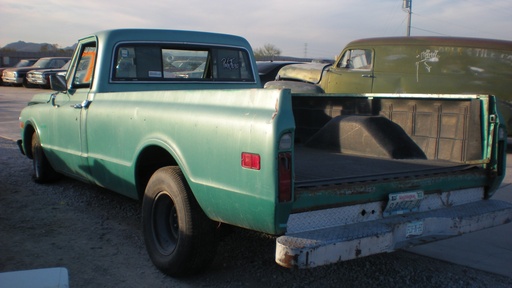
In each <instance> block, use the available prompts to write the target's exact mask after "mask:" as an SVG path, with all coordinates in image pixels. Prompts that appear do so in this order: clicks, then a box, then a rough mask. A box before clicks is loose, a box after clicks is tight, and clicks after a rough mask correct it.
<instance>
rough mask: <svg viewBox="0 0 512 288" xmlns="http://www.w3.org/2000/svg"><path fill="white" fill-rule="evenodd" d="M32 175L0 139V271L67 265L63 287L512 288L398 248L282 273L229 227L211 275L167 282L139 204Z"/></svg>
mask: <svg viewBox="0 0 512 288" xmlns="http://www.w3.org/2000/svg"><path fill="white" fill-rule="evenodd" d="M20 89H23V88H20ZM0 100H1V99H0ZM31 174H32V169H31V162H30V160H28V159H27V158H25V157H23V156H22V155H21V154H20V153H19V150H18V148H17V147H16V145H15V143H14V142H13V141H11V140H8V139H4V138H0V272H6V271H15V270H27V269H37V268H48V267H66V268H67V269H68V271H69V279H70V287H341V286H345V287H512V279H511V278H507V277H504V276H500V275H496V274H492V273H488V272H483V271H479V270H475V269H471V268H467V267H464V266H459V265H454V264H450V263H446V262H442V261H438V260H435V259H431V258H427V257H423V256H419V255H416V254H411V253H408V252H404V251H400V252H395V253H389V254H382V255H376V256H371V257H367V258H362V259H357V260H353V261H348V262H344V263H340V264H335V265H330V266H325V267H320V268H315V269H311V270H288V269H285V268H282V267H280V266H278V265H277V264H275V262H274V249H275V248H274V246H275V239H274V238H273V237H270V236H266V235H262V234H259V233H253V232H250V231H245V230H242V229H237V228H234V229H233V231H232V233H230V234H228V235H227V236H225V237H224V238H223V241H222V243H221V245H220V247H219V251H218V254H217V257H216V259H215V261H214V263H213V265H212V267H211V269H210V270H208V271H207V272H206V273H204V274H202V275H199V276H195V277H191V278H185V279H173V278H170V277H168V276H165V275H163V274H162V273H160V272H159V271H158V270H157V269H155V268H154V266H153V265H152V263H151V261H150V260H149V258H148V256H147V254H146V250H145V247H144V243H143V239H142V231H141V219H140V203H138V202H136V201H133V200H131V199H128V198H125V197H122V196H119V195H117V194H114V193H111V192H109V191H106V190H104V189H101V188H97V187H93V186H90V185H87V184H83V183H80V182H77V181H74V180H71V179H63V180H61V181H59V182H57V183H54V184H51V185H39V184H35V183H33V182H32V181H31ZM0 284H1V283H0ZM0 286H1V285H0Z"/></svg>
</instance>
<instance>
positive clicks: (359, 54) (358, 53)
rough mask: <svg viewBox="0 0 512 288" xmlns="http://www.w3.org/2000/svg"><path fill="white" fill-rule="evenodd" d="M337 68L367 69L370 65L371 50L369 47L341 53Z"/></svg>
mask: <svg viewBox="0 0 512 288" xmlns="http://www.w3.org/2000/svg"><path fill="white" fill-rule="evenodd" d="M336 67H338V68H348V69H357V70H369V69H371V67H372V51H371V50H369V49H364V50H363V49H352V50H347V51H345V53H343V56H342V57H341V61H339V62H338V64H337V65H336Z"/></svg>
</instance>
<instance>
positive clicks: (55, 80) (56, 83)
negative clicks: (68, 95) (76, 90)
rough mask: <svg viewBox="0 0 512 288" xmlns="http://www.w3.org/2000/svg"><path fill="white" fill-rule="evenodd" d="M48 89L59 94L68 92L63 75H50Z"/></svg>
mask: <svg viewBox="0 0 512 288" xmlns="http://www.w3.org/2000/svg"><path fill="white" fill-rule="evenodd" d="M50 87H52V90H54V91H59V92H66V91H67V90H68V87H67V84H66V78H65V76H63V75H51V76H50Z"/></svg>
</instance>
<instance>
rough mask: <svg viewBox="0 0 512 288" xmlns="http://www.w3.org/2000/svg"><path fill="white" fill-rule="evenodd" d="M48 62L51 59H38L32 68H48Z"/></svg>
mask: <svg viewBox="0 0 512 288" xmlns="http://www.w3.org/2000/svg"><path fill="white" fill-rule="evenodd" d="M50 61H51V59H39V60H37V62H36V63H35V64H34V65H33V66H34V67H37V68H46V67H48V63H49V62H50Z"/></svg>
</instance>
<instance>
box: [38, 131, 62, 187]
mask: <svg viewBox="0 0 512 288" xmlns="http://www.w3.org/2000/svg"><path fill="white" fill-rule="evenodd" d="M32 164H33V167H34V176H33V179H34V181H36V182H38V183H46V182H51V181H55V180H57V179H58V178H59V174H58V173H57V172H55V170H54V169H53V167H52V166H51V165H50V162H48V159H47V158H46V155H44V151H43V147H41V141H40V140H39V135H37V132H34V134H32Z"/></svg>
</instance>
